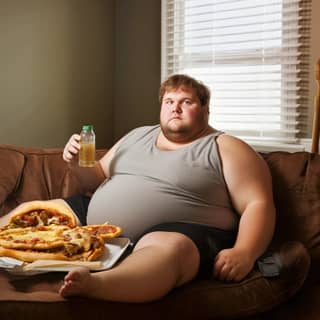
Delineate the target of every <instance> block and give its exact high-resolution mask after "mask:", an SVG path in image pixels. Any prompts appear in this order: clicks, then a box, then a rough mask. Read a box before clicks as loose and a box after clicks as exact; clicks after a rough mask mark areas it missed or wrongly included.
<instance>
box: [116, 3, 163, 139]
mask: <svg viewBox="0 0 320 320" xmlns="http://www.w3.org/2000/svg"><path fill="white" fill-rule="evenodd" d="M160 34H161V1H160V0H121V1H116V35H117V36H116V54H115V56H116V73H115V100H114V107H115V109H114V114H115V139H116V140H117V139H119V138H120V137H121V136H123V134H125V133H126V132H128V131H129V130H130V129H132V128H135V127H137V126H141V125H148V124H155V123H158V122H159V104H158V89H159V85H160V81H161V79H160V77H161V75H160V67H161V65H160V59H161V56H160V55H161V38H160Z"/></svg>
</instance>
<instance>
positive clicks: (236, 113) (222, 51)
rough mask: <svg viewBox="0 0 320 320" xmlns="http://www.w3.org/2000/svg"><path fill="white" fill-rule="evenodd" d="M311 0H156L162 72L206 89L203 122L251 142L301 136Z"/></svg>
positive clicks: (275, 142) (305, 111) (303, 131)
mask: <svg viewBox="0 0 320 320" xmlns="http://www.w3.org/2000/svg"><path fill="white" fill-rule="evenodd" d="M310 20H311V0H162V37H163V39H162V78H163V79H164V78H166V77H167V76H169V75H170V74H173V73H187V74H189V75H191V76H193V77H195V78H197V79H199V80H201V81H203V82H204V83H205V84H207V85H208V86H209V87H210V89H211V92H212V99H211V104H210V120H209V121H210V124H211V125H212V126H213V127H215V128H217V129H219V130H222V131H225V132H227V133H229V134H233V135H236V136H238V137H241V138H243V139H244V140H246V141H248V142H249V143H252V144H259V143H263V144H266V145H268V144H271V145H290V144H291V145H296V144H298V142H299V139H300V138H303V137H306V134H307V123H308V103H309V101H308V76H309V46H310V45H309V41H310V36H309V35H310V24H311V22H310Z"/></svg>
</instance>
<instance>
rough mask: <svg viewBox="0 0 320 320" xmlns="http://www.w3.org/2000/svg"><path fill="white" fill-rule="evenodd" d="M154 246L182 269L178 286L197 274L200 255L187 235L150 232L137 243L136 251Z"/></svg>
mask: <svg viewBox="0 0 320 320" xmlns="http://www.w3.org/2000/svg"><path fill="white" fill-rule="evenodd" d="M152 246H154V247H156V248H160V249H161V248H162V249H163V250H165V252H166V254H167V255H168V256H170V257H171V258H172V260H174V261H175V263H176V265H177V266H178V267H179V268H180V269H181V270H180V272H179V273H180V274H181V280H179V282H178V284H182V283H184V282H186V281H188V280H191V279H192V278H193V277H194V276H195V275H196V274H197V271H198V268H199V265H200V254H199V251H198V248H197V246H196V245H195V244H194V242H193V241H192V240H191V239H190V238H189V237H187V236H186V235H184V234H181V233H178V232H166V231H154V232H150V233H147V234H145V235H144V236H143V237H142V238H141V239H140V240H139V241H138V242H137V244H136V246H135V248H134V251H136V250H140V249H143V248H145V247H152Z"/></svg>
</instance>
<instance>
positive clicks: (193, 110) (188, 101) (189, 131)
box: [160, 87, 208, 142]
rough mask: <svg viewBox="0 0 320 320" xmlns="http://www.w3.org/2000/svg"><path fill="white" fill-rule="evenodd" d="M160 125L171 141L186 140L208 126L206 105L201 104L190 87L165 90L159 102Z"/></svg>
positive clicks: (189, 139) (190, 139)
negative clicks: (160, 102)
mask: <svg viewBox="0 0 320 320" xmlns="http://www.w3.org/2000/svg"><path fill="white" fill-rule="evenodd" d="M160 125H161V128H162V131H163V133H164V135H165V136H166V137H167V138H168V139H169V140H172V141H176V142H188V141H192V139H193V138H195V137H197V135H199V133H200V132H202V131H203V130H204V129H206V128H207V127H208V106H201V104H200V101H199V98H198V97H197V96H196V94H195V93H194V91H193V90H192V89H187V88H181V87H180V88H178V89H177V90H170V91H166V92H165V94H164V96H163V99H162V104H161V112H160Z"/></svg>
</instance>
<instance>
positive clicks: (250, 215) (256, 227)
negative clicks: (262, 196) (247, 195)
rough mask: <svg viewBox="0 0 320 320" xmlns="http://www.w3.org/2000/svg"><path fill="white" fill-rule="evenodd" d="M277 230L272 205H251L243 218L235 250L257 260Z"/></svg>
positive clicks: (257, 203)
mask: <svg viewBox="0 0 320 320" xmlns="http://www.w3.org/2000/svg"><path fill="white" fill-rule="evenodd" d="M274 228H275V209H274V207H273V205H272V204H266V203H261V202H256V203H253V204H250V205H249V206H248V207H247V208H246V210H245V211H244V213H243V214H242V216H241V219H240V224H239V231H238V236H237V240H236V243H235V248H241V249H243V250H245V251H246V252H247V253H248V255H249V256H250V257H251V258H252V259H253V260H256V259H257V258H259V257H260V256H261V255H262V254H263V253H264V252H265V250H266V249H267V247H268V245H269V243H270V241H271V239H272V236H273V233H274Z"/></svg>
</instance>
